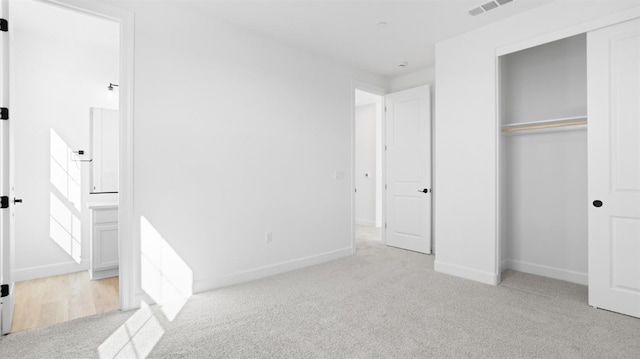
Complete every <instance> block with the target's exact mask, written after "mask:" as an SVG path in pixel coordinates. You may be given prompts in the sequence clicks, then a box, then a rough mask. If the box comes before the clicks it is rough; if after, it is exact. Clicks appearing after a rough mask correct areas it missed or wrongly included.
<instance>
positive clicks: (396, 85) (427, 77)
mask: <svg viewBox="0 0 640 359" xmlns="http://www.w3.org/2000/svg"><path fill="white" fill-rule="evenodd" d="M435 84H436V68H435V67H429V68H426V69H422V70H418V71H414V72H410V73H408V74H404V75H401V76H397V77H394V78H392V79H391V80H389V87H390V88H391V92H398V91H402V90H407V89H410V88H414V87H418V86H422V85H431V89H432V90H433V89H434V87H435ZM432 92H433V91H432Z"/></svg>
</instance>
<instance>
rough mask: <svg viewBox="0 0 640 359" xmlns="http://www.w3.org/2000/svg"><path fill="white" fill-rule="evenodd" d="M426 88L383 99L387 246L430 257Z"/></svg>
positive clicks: (427, 91)
mask: <svg viewBox="0 0 640 359" xmlns="http://www.w3.org/2000/svg"><path fill="white" fill-rule="evenodd" d="M430 99H431V97H430V88H429V86H421V87H416V88H413V89H409V90H404V91H400V92H396V93H392V94H389V95H387V96H386V98H385V106H386V135H385V137H386V170H385V171H386V193H385V197H386V201H385V207H386V209H385V211H386V213H385V228H384V230H385V239H386V243H387V245H390V246H393V247H398V248H402V249H408V250H412V251H416V252H421V253H427V254H430V253H431V104H430Z"/></svg>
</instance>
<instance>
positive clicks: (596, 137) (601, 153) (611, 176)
mask: <svg viewBox="0 0 640 359" xmlns="http://www.w3.org/2000/svg"><path fill="white" fill-rule="evenodd" d="M587 39H588V40H587V51H588V52H587V56H588V57H587V63H588V78H589V81H588V93H589V95H588V96H589V130H588V138H589V202H590V203H589V204H588V205H589V304H590V305H592V306H594V307H598V308H603V309H607V310H611V311H614V312H619V313H623V314H627V315H631V316H635V317H640V105H639V101H638V99H640V19H636V20H632V21H628V22H624V23H621V24H618V25H614V26H610V27H607V28H603V29H600V30H597V31H593V32H591V33H589V34H588V37H587Z"/></svg>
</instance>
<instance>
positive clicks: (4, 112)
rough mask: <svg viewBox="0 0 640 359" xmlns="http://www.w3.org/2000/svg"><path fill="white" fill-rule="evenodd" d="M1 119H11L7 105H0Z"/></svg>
mask: <svg viewBox="0 0 640 359" xmlns="http://www.w3.org/2000/svg"><path fill="white" fill-rule="evenodd" d="M0 119H2V120H8V119H9V109H8V108H6V107H0Z"/></svg>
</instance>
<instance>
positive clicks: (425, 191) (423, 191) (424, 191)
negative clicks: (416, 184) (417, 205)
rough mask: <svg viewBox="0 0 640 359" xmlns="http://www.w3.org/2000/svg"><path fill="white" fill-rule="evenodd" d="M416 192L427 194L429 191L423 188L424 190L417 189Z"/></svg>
mask: <svg viewBox="0 0 640 359" xmlns="http://www.w3.org/2000/svg"><path fill="white" fill-rule="evenodd" d="M418 192H422V193H429V189H428V188H425V189H419V190H418Z"/></svg>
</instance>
